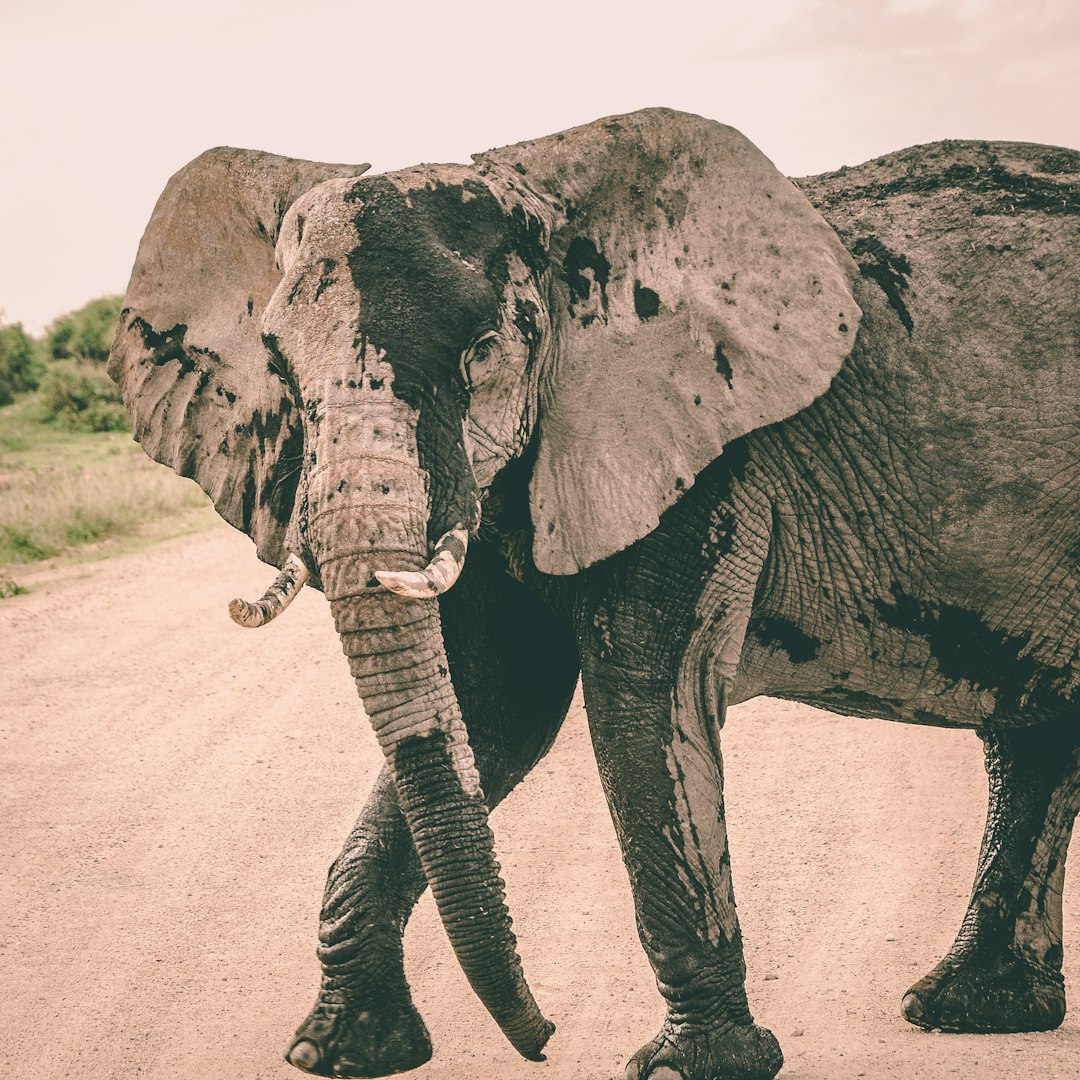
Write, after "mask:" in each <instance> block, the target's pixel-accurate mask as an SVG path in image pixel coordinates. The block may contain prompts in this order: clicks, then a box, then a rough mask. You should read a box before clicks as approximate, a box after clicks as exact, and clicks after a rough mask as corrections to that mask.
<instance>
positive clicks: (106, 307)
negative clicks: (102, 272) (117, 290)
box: [45, 296, 123, 364]
mask: <svg viewBox="0 0 1080 1080" xmlns="http://www.w3.org/2000/svg"><path fill="white" fill-rule="evenodd" d="M122 300H123V298H122V297H120V296H100V297H98V299H97V300H91V301H90V302H89V303H88V304H84V305H83V306H82V307H81V308H79V309H78V310H77V311H72V312H69V313H68V314H67V315H61V316H60V317H59V318H57V319H54V320H53V323H52V325H51V326H50V327H49V329H48V331H47V332H46V334H45V350H46V352H47V353H48V355H49V356H50V357H52V358H53V359H54V360H67V359H76V358H81V359H87V360H95V361H97V362H98V363H102V364H103V363H104V362H105V361H106V360H107V359H108V357H109V350H110V349H111V348H112V342H113V335H114V334H115V333H116V320H117V319H118V318H119V316H120V305H121V303H122Z"/></svg>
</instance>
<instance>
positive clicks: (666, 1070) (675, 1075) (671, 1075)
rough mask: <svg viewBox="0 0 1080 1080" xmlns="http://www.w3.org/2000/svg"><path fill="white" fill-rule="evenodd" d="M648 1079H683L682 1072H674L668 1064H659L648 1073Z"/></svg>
mask: <svg viewBox="0 0 1080 1080" xmlns="http://www.w3.org/2000/svg"><path fill="white" fill-rule="evenodd" d="M649 1080H683V1076H682V1073H680V1072H676V1071H675V1069H673V1068H671V1066H670V1065H661V1066H660V1067H659V1068H658V1069H653V1071H652V1072H651V1073H649Z"/></svg>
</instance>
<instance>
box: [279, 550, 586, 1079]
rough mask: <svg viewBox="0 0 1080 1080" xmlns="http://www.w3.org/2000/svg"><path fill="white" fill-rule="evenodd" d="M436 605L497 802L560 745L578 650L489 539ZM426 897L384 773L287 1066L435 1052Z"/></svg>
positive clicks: (351, 1068) (323, 1071)
mask: <svg viewBox="0 0 1080 1080" xmlns="http://www.w3.org/2000/svg"><path fill="white" fill-rule="evenodd" d="M440 606H441V609H442V625H443V634H444V637H445V639H446V652H447V658H448V659H449V662H450V669H451V676H452V678H453V682H454V688H455V691H456V693H457V697H458V704H459V705H460V707H461V713H462V716H463V718H464V720H465V724H466V726H467V727H468V729H469V741H470V743H471V745H472V747H473V752H474V754H475V758H476V765H477V768H478V769H479V772H480V779H481V783H482V785H483V789H484V792H485V795H486V797H487V801H488V804H489V806H490V807H494V806H496V805H497V804H498V803H499V802H500V801H501V800H502V799H503V798H504V797H505V796H506V795H507V793H508V792H510V791H511V790H512V789H513V788H514V787H515V786H516V785H517V784H518V783H519V782H520V780H521V779H522V778H523V777H524V776H525V775H526V774H527V773H528V772H529V770H530V769H531V768H532V767H533V766H534V765H535V764H536V762H538V761H539V760H540V758H541V757H543V755H544V753H545V752H546V751H547V749H548V748H549V747H550V746H551V743H552V741H553V740H554V738H555V735H556V733H557V732H558V730H559V727H560V725H561V724H562V722H563V719H564V718H565V716H566V713H567V710H568V709H569V706H570V701H571V698H572V697H573V693H574V688H575V686H576V684H577V676H578V654H577V646H576V644H575V642H574V638H573V634H572V633H571V631H570V629H569V627H568V625H567V624H566V623H565V622H564V621H563V620H562V619H560V618H559V617H557V616H555V615H554V614H553V613H552V612H550V611H549V610H548V609H547V608H546V607H545V606H544V605H543V604H542V603H541V602H540V601H539V600H538V599H537V598H536V597H535V596H534V595H533V594H532V593H530V592H529V591H528V590H526V589H525V587H524V586H522V585H521V584H519V583H518V582H516V581H514V580H512V579H511V578H510V577H508V576H507V575H506V573H505V571H504V570H503V567H502V563H501V561H500V560H499V558H498V557H497V555H496V554H495V553H494V552H493V551H491V550H490V549H487V548H485V547H484V546H483V545H481V544H476V545H474V547H473V550H472V552H470V555H469V561H468V562H467V563H466V565H465V570H464V573H463V574H462V577H461V579H460V580H459V582H458V584H457V585H456V586H455V587H454V588H453V589H452V590H450V592H448V593H446V594H445V596H443V597H442V598H441V599H440ZM426 888H427V881H426V880H425V878H424V875H423V872H422V870H421V868H420V861H419V858H418V857H417V855H416V851H415V848H414V847H413V842H412V837H411V835H410V834H409V829H408V826H407V825H406V823H405V819H404V817H403V816H402V814H401V811H400V809H399V808H398V801H397V794H396V792H395V789H394V784H393V781H392V779H391V778H390V776H389V774H388V773H387V772H386V770H383V772H382V773H381V774H380V776H379V779H378V780H377V781H376V784H375V788H374V790H373V791H372V794H371V796H370V798H369V799H368V802H367V804H366V806H365V807H364V810H363V812H362V813H361V815H360V819H359V821H358V822H357V825H356V828H355V829H354V830H353V832H352V834H351V835H350V836H349V839H348V840H347V841H346V842H345V847H344V849H343V851H342V853H341V855H340V856H339V857H338V859H337V860H336V861H335V862H334V865H333V866H332V867H331V869H330V874H329V877H328V879H327V884H326V892H325V897H324V901H323V910H322V917H321V920H320V926H319V950H318V953H319V959H320V961H321V962H322V970H323V974H322V985H321V988H320V991H319V996H318V1000H317V1001H316V1003H315V1007H314V1008H313V1009H312V1011H311V1013H310V1015H309V1016H308V1018H307V1019H306V1020H305V1021H304V1023H303V1024H301V1026H300V1028H299V1029H298V1030H297V1032H296V1035H295V1036H294V1038H293V1041H292V1044H291V1045H290V1047H289V1049H288V1051H287V1053H286V1058H287V1060H288V1061H289V1062H290V1063H291V1064H293V1065H295V1066H296V1067H297V1068H300V1069H303V1070H305V1071H306V1072H312V1073H317V1074H320V1075H324V1076H384V1075H387V1074H389V1073H395V1072H403V1071H405V1070H406V1069H413V1068H416V1067H418V1066H420V1065H422V1064H423V1063H424V1062H425V1061H427V1060H428V1059H429V1058H430V1057H431V1040H430V1038H429V1037H428V1032H427V1029H426V1027H425V1026H424V1022H423V1020H422V1019H421V1018H420V1015H419V1013H418V1012H417V1011H416V1008H415V1007H414V1005H413V1002H412V996H411V994H410V991H409V986H408V983H407V982H406V979H405V971H404V966H403V957H402V947H401V935H402V932H403V930H404V927H405V923H406V922H407V920H408V918H409V914H410V913H411V911H412V909H413V907H414V906H415V904H416V901H417V900H418V899H419V897H420V895H421V894H422V893H423V892H424V890H425V889H426Z"/></svg>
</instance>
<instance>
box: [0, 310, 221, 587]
mask: <svg viewBox="0 0 1080 1080" xmlns="http://www.w3.org/2000/svg"><path fill="white" fill-rule="evenodd" d="M119 308H120V297H119V296H106V297H101V298H100V299H98V300H93V301H91V302H90V303H89V304H86V305H85V306H84V307H82V308H80V309H79V310H78V311H75V312H72V313H71V314H69V315H64V316H61V317H60V318H58V319H56V320H55V321H54V322H53V323H52V325H51V326H50V327H49V328H48V329H47V330H46V332H45V333H44V335H43V336H42V337H40V338H34V337H31V336H30V335H29V334H27V333H26V332H25V331H24V330H23V328H22V326H21V325H20V324H18V323H15V324H12V325H2V324H0V600H2V599H4V598H5V597H7V596H12V595H15V594H17V593H19V592H22V591H24V590H23V587H22V586H21V585H20V584H19V581H20V578H22V579H23V580H25V577H24V575H25V574H27V573H28V572H29V571H30V569H31V567H32V566H33V565H34V564H40V563H41V561H42V560H46V559H54V558H56V557H58V556H63V557H73V556H74V557H82V556H85V555H86V553H87V550H88V548H90V547H91V546H96V548H95V549H96V550H103V551H109V550H111V546H110V545H114V544H115V543H116V542H117V541H119V540H121V539H130V538H132V537H138V536H140V535H142V534H144V533H145V532H146V531H147V530H148V529H150V528H151V527H157V528H158V531H160V525H161V523H162V521H164V520H166V519H173V518H176V519H180V518H183V519H184V521H185V523H186V527H191V526H190V522H191V520H192V519H198V518H200V517H203V516H205V518H206V520H207V521H209V520H211V515H210V514H209V513H206V512H205V508H206V507H208V505H209V503H208V500H207V499H206V497H205V496H204V495H203V494H202V492H201V491H200V490H199V489H198V487H197V486H196V485H195V484H194V483H193V482H192V481H190V480H184V479H182V478H180V477H178V476H177V475H176V474H175V473H173V472H172V471H171V470H170V469H166V468H164V467H163V466H160V465H157V464H155V463H154V462H152V461H151V460H150V459H149V458H147V457H146V456H145V455H144V454H143V452H142V451H141V450H140V449H139V447H138V446H137V445H136V444H135V443H134V442H133V441H132V438H131V429H130V422H129V420H128V416H127V412H126V410H125V409H124V406H123V404H122V402H121V401H120V397H119V393H118V392H117V389H116V387H115V386H114V385H113V384H112V382H111V380H110V379H109V377H108V375H107V374H106V372H105V361H106V359H107V357H108V353H109V347H110V345H111V344H112V337H113V332H114V328H115V326H116V318H117V314H118V312H119ZM199 509H203V511H204V513H203V514H202V515H200V514H198V513H197V511H198V510H199ZM177 524H178V525H179V521H178V522H177ZM174 531H178V529H177V530H174Z"/></svg>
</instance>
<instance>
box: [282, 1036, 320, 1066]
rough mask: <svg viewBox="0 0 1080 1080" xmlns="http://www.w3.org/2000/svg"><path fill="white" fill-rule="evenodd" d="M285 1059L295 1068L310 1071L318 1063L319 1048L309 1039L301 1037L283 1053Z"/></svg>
mask: <svg viewBox="0 0 1080 1080" xmlns="http://www.w3.org/2000/svg"><path fill="white" fill-rule="evenodd" d="M285 1060H286V1061H287V1062H288V1063H289V1064H290V1065H293V1066H295V1067H296V1068H297V1069H303V1070H304V1072H311V1070H312V1069H314V1068H315V1066H316V1065H318V1064H319V1048H318V1047H317V1046H316V1045H315V1044H314V1043H313V1042H311V1041H310V1040H309V1039H301V1040H300V1041H299V1042H298V1043H297V1044H296V1045H295V1046H293V1048H292V1049H291V1050H290V1051H289V1052H288V1053H287V1054H286V1055H285Z"/></svg>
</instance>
